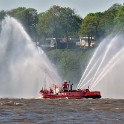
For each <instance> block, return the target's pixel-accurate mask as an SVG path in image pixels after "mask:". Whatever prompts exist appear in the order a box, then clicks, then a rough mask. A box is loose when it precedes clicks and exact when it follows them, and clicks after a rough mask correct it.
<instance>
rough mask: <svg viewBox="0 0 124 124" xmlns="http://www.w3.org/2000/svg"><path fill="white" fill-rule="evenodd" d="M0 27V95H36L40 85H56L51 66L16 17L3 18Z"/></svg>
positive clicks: (53, 68) (55, 73)
mask: <svg viewBox="0 0 124 124" xmlns="http://www.w3.org/2000/svg"><path fill="white" fill-rule="evenodd" d="M1 29H2V30H1V33H0V97H16V98H17V97H19V98H20V97H23V98H31V97H38V95H39V91H40V89H41V88H42V87H46V88H49V87H50V86H52V84H53V83H54V84H57V85H60V81H61V79H60V77H59V76H58V73H57V71H56V70H55V67H54V65H53V64H51V63H50V61H49V59H48V58H47V56H46V54H45V53H44V51H43V50H42V49H41V48H39V47H37V46H36V45H35V44H34V42H32V40H31V38H30V37H29V36H28V34H27V33H26V31H25V30H24V28H23V27H22V25H21V24H20V23H19V22H18V21H17V20H15V19H14V18H12V17H6V18H5V19H4V20H3V21H2V24H1Z"/></svg>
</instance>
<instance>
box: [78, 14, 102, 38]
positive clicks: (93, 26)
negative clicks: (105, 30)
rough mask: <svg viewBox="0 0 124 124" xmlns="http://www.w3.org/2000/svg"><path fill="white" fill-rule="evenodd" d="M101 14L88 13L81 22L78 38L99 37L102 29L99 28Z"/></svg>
mask: <svg viewBox="0 0 124 124" xmlns="http://www.w3.org/2000/svg"><path fill="white" fill-rule="evenodd" d="M101 17H102V13H90V14H88V15H87V16H86V17H85V18H84V20H83V21H82V25H81V27H80V36H94V37H96V38H98V37H100V35H101V32H102V29H101V27H100V21H101V20H100V19H101Z"/></svg>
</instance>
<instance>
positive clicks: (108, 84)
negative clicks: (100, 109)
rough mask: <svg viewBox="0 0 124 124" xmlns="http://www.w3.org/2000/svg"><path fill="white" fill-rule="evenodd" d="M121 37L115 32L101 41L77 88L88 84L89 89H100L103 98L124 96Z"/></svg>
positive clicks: (123, 50) (122, 42)
mask: <svg viewBox="0 0 124 124" xmlns="http://www.w3.org/2000/svg"><path fill="white" fill-rule="evenodd" d="M123 39H124V36H123V35H122V34H117V35H115V36H113V35H110V36H109V37H107V38H106V39H104V40H103V41H102V42H101V44H100V45H99V47H98V48H97V50H96V52H95V54H94V56H93V57H92V59H91V60H92V61H90V67H89V69H88V70H87V69H86V70H87V71H85V75H84V76H82V77H83V78H81V80H80V82H79V85H78V87H77V88H78V89H79V88H86V87H87V86H88V85H90V89H91V90H99V91H101V93H102V97H103V98H124V76H123V74H124V68H123V63H124V57H123V54H124V40H123ZM96 63H97V66H95V65H96ZM91 72H92V73H91ZM84 79H85V80H84ZM89 80H90V82H88V81H89Z"/></svg>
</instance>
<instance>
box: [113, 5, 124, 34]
mask: <svg viewBox="0 0 124 124" xmlns="http://www.w3.org/2000/svg"><path fill="white" fill-rule="evenodd" d="M114 22H115V27H114V30H115V31H116V32H118V31H124V6H120V8H119V10H118V13H117V16H116V17H115V19H114Z"/></svg>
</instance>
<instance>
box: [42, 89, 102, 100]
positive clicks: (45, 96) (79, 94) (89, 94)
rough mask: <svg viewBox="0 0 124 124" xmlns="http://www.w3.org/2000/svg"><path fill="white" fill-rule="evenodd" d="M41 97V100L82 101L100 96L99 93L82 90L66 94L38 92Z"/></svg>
mask: <svg viewBox="0 0 124 124" xmlns="http://www.w3.org/2000/svg"><path fill="white" fill-rule="evenodd" d="M40 93H41V97H42V98H43V99H61V98H67V99H82V98H93V99H95V98H101V94H100V92H99V91H92V92H91V91H89V90H88V91H87V89H84V90H72V91H67V92H64V91H63V92H58V93H56V94H53V93H50V92H43V90H42V91H40Z"/></svg>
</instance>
